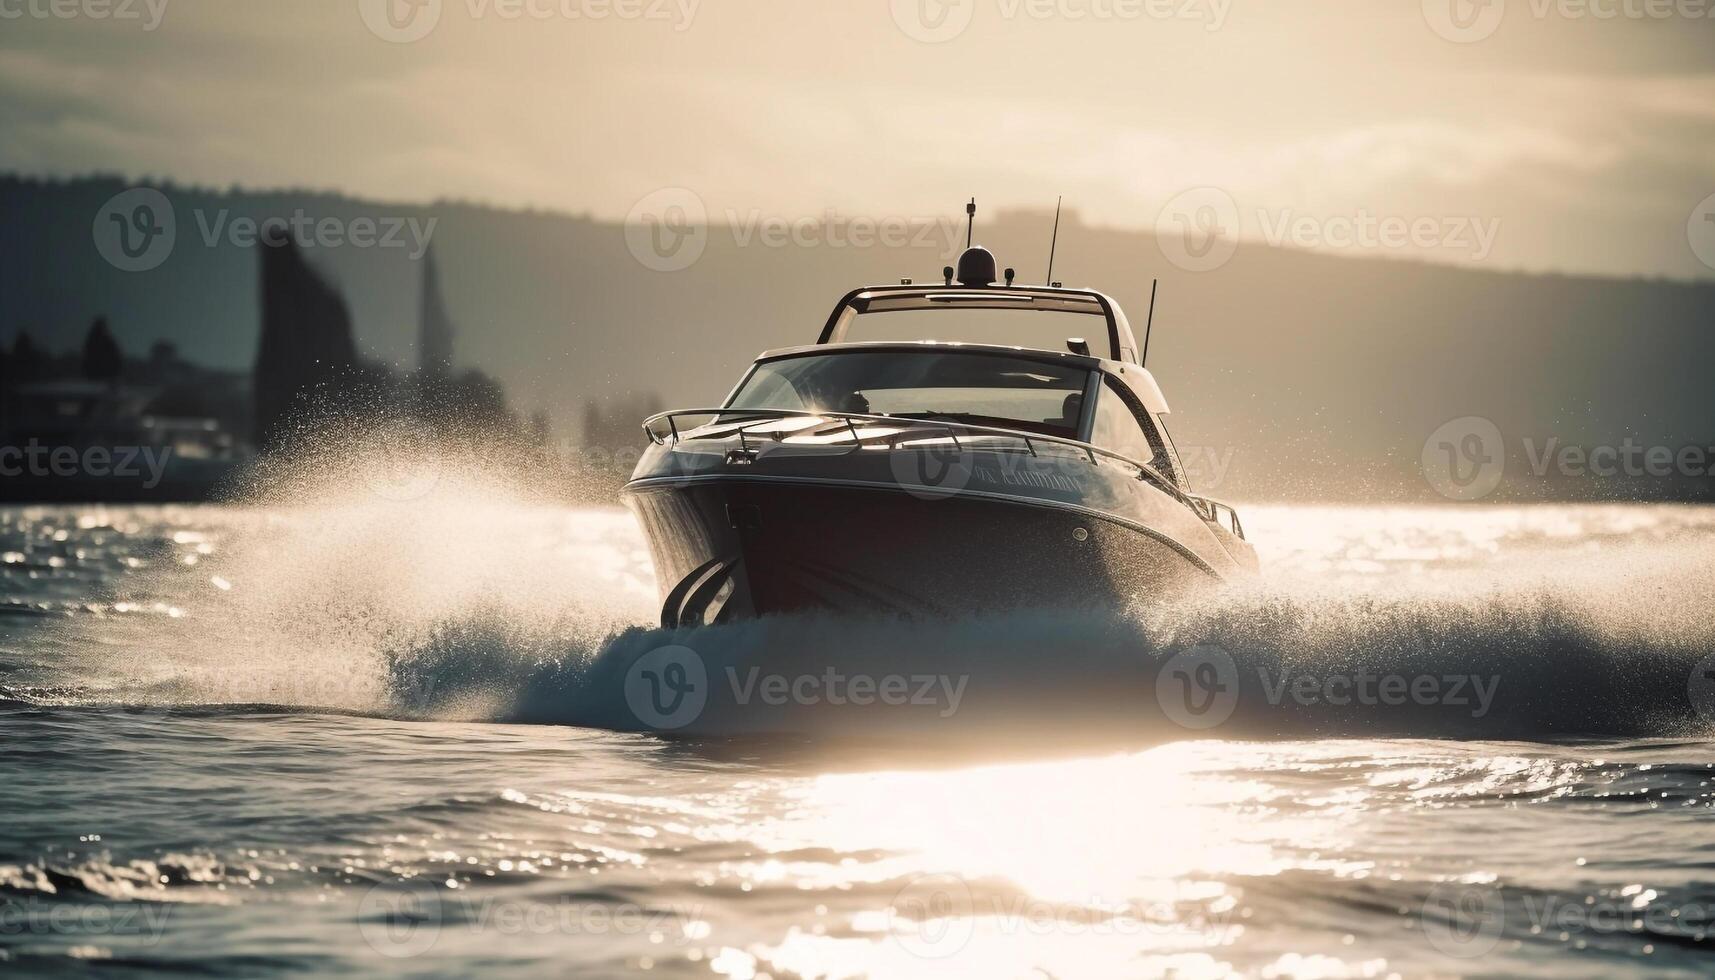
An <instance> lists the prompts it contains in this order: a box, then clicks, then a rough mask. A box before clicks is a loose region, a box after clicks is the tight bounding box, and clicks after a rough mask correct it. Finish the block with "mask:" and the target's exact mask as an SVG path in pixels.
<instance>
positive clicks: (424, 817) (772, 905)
mask: <svg viewBox="0 0 1715 980" xmlns="http://www.w3.org/2000/svg"><path fill="white" fill-rule="evenodd" d="M1245 518H1246V526H1247V528H1248V529H1249V530H1250V533H1251V535H1252V537H1253V539H1254V540H1255V541H1256V542H1257V544H1258V546H1259V549H1260V550H1261V552H1262V554H1263V559H1264V564H1265V571H1264V573H1263V575H1262V576H1261V577H1260V578H1258V579H1257V580H1255V581H1252V582H1246V583H1240V584H1237V585H1233V586H1230V587H1227V588H1223V589H1221V590H1218V591H1216V592H1214V593H1212V594H1210V595H1208V596H1204V597H1199V598H1198V599H1196V600H1193V601H1189V602H1187V603H1184V604H1182V605H1179V606H1176V607H1173V608H1158V607H1151V606H1149V605H1147V604H1145V605H1140V606H1139V607H1138V608H1134V609H1126V610H1115V611H1113V613H1112V614H1111V615H1106V616H1089V615H1074V614H1070V613H1067V612H1065V611H1056V610H1026V611H1020V612H1019V613H1018V614H1017V615H1015V616H1011V617H1005V618H1004V619H1002V620H998V621H997V620H987V621H982V622H970V623H962V624H949V625H943V626H934V627H928V626H920V627H915V628H912V627H904V626H899V625H895V624H886V623H866V622H854V621H845V622H842V621H837V620H831V619H825V618H805V619H784V620H777V621H772V622H763V623H750V624H739V625H734V626H730V627H723V628H718V629H710V630H703V631H685V632H680V633H677V634H672V635H668V634H664V633H662V632H661V631H659V630H657V629H652V628H651V626H650V624H651V622H652V621H653V619H654V612H655V601H654V587H653V583H652V580H651V576H650V569H649V565H648V560H647V555H646V552H645V551H644V549H643V545H642V542H641V540H640V539H639V538H638V536H637V533H636V531H635V530H634V529H633V527H632V525H631V523H630V519H629V517H628V516H627V515H626V514H625V513H624V512H622V511H620V510H617V509H602V508H593V509H574V508H567V507H564V506H559V505H555V504H551V503H547V502H543V501H538V500H533V499H531V498H529V497H526V496H522V495H519V494H517V493H513V492H510V491H507V490H506V489H505V488H504V487H494V486H488V485H485V484H484V483H483V481H482V480H481V479H480V478H474V477H473V478H470V479H462V478H454V477H452V476H449V475H443V476H441V477H440V478H438V479H437V480H436V481H434V485H433V486H432V487H429V488H422V487H418V488H416V489H414V490H413V491H412V492H411V493H408V494H381V495H377V494H375V493H370V492H366V490H365V489H364V488H363V487H362V486H361V484H356V485H338V484H335V485H329V486H325V487H322V488H320V489H319V490H317V491H316V492H313V493H300V494H299V495H298V496H297V497H296V498H295V499H292V500H290V501H283V502H282V501H276V502H273V503H269V504H257V505H253V506H247V507H167V508H123V507H119V508H116V507H78V508H24V509H11V510H0V747H3V749H4V752H3V754H0V975H7V976H13V975H16V976H31V975H69V976H127V977H129V976H142V975H150V976H154V975H163V974H167V975H209V976H219V977H228V976H285V975H317V976H322V975H336V976H337V975H362V976H370V975H376V974H395V975H406V976H422V977H428V976H448V977H462V976H474V975H482V976H529V977H535V976H579V977H601V976H625V975H636V974H644V975H661V976H674V977H706V976H725V977H731V978H753V977H762V976H771V977H846V976H874V977H893V976H924V977H945V976H959V975H964V976H975V977H1004V976H1030V977H1057V978H1067V977H1083V976H1088V977H1116V976H1174V977H1224V976H1252V977H1271V978H1272V977H1302V978H1309V977H1387V976H1461V975H1491V976H1533V975H1540V976H1587V977H1604V978H1605V977H1615V976H1627V975H1638V976H1645V975H1649V976H1657V975H1659V976H1687V977H1691V976H1706V975H1708V974H1709V973H1710V972H1711V970H1712V969H1715V957H1711V956H1710V945H1711V942H1712V938H1711V936H1710V923H1711V916H1712V914H1715V813H1712V811H1711V807H1712V805H1715V752H1712V751H1711V748H1712V744H1711V741H1710V730H1711V719H1715V660H1712V659H1711V655H1712V654H1715V616H1712V615H1711V609H1712V608H1715V511H1712V510H1709V509H1698V508H1690V507H1669V506H1619V505H1616V506H1540V507H1528V508H1506V507H1446V508H1424V509H1409V508H1372V509H1365V508H1304V507H1256V508H1249V509H1247V510H1246V511H1245ZM689 664H694V666H695V669H696V670H700V671H701V672H702V673H701V674H699V675H698V677H697V680H698V681H700V682H701V683H700V685H699V686H697V688H696V689H697V690H699V691H701V692H703V693H702V694H701V695H699V697H698V704H697V705H696V706H695V710H693V711H689V712H687V711H686V710H685V705H684V703H683V701H682V699H681V700H680V701H679V702H678V703H673V702H672V701H671V699H668V700H663V689H662V688H661V686H660V681H661V680H662V679H663V678H667V679H672V678H674V677H680V678H681V679H682V675H671V674H670V673H669V672H668V671H669V668H671V669H679V668H681V667H684V666H686V665H689ZM674 665H678V666H677V667H675V666H674ZM775 678H778V680H774V679H775ZM645 681H648V682H649V683H653V684H654V685H655V686H654V687H649V686H648V684H645V683H644V682H645ZM866 685H867V686H866ZM682 689H688V687H687V685H683V684H680V685H679V686H678V687H675V688H672V689H671V690H667V691H666V693H668V694H671V693H673V692H674V691H682ZM665 725H671V726H672V730H671V731H670V732H655V731H650V730H649V729H650V728H651V727H656V726H665Z"/></svg>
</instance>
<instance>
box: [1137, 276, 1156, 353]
mask: <svg viewBox="0 0 1715 980" xmlns="http://www.w3.org/2000/svg"><path fill="white" fill-rule="evenodd" d="M1159 285H1161V280H1160V279H1151V280H1150V281H1149V319H1148V320H1146V321H1144V324H1143V360H1141V361H1138V362H1137V366H1138V367H1141V368H1146V367H1148V366H1149V332H1150V330H1152V329H1153V328H1154V327H1155V287H1157V286H1159Z"/></svg>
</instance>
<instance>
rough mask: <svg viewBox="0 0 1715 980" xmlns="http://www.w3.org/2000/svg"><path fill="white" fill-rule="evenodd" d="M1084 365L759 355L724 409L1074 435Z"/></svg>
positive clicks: (887, 355) (886, 354) (883, 355)
mask: <svg viewBox="0 0 1715 980" xmlns="http://www.w3.org/2000/svg"><path fill="white" fill-rule="evenodd" d="M1089 378H1090V372H1089V371H1087V370H1085V369H1083V368H1079V367H1074V366H1072V365H1063V364H1052V363H1048V362H1044V361H1035V360H1030V359H1028V358H1023V357H1008V356H1006V355H1003V354H978V353H951V352H944V351H942V352H935V353H921V352H917V351H853V352H849V353H840V354H813V355H805V356H800V357H788V358H782V359H780V360H774V361H765V362H763V363H761V364H759V365H757V366H756V370H755V371H753V372H752V373H751V375H750V377H749V378H747V379H746V380H745V383H744V385H743V387H741V388H740V389H739V391H738V393H737V394H735V395H734V396H733V398H732V401H731V402H730V403H728V405H727V406H726V407H727V408H729V409H746V408H753V409H773V410H780V411H794V412H848V413H851V414H856V415H889V416H893V417H895V418H911V419H931V420H941V421H949V422H963V423H966V424H969V425H987V426H995V427H998V428H1006V429H1022V430H1024V431H1027V432H1037V433H1041V434H1043V435H1051V436H1061V437H1064V438H1068V439H1071V438H1076V437H1077V434H1078V422H1079V419H1080V418H1081V417H1082V415H1083V404H1084V389H1085V386H1086V384H1087V383H1088V382H1089Z"/></svg>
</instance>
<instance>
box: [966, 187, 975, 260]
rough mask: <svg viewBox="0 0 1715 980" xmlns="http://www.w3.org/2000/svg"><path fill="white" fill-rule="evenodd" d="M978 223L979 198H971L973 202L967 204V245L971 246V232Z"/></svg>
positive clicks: (967, 246)
mask: <svg viewBox="0 0 1715 980" xmlns="http://www.w3.org/2000/svg"><path fill="white" fill-rule="evenodd" d="M976 224H977V199H976V198H974V197H973V198H971V203H969V204H967V205H965V247H966V248H970V247H971V232H972V231H974V230H975V228H976Z"/></svg>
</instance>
